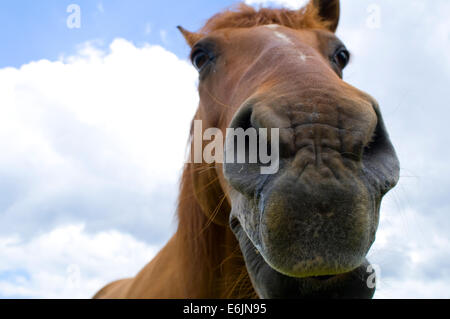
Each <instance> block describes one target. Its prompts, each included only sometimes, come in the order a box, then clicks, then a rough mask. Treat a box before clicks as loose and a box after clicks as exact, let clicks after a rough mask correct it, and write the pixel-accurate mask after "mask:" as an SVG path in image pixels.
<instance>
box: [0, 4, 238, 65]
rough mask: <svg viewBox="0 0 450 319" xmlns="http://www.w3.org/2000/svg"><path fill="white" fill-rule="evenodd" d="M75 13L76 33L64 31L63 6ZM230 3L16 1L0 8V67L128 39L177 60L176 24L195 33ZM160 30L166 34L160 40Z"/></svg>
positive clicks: (181, 51)
mask: <svg viewBox="0 0 450 319" xmlns="http://www.w3.org/2000/svg"><path fill="white" fill-rule="evenodd" d="M72 3H76V4H78V5H79V6H80V8H81V14H82V25H81V28H80V29H69V28H67V26H66V20H67V18H68V16H69V15H70V14H69V13H67V12H66V9H67V7H68V6H69V5H70V4H72ZM231 4H233V1H224V0H221V1H217V0H216V1H201V0H192V1H176V0H165V1H156V0H151V1H145V0H130V1H121V0H104V1H90V0H80V1H57V0H44V1H33V0H19V1H2V2H1V4H0V21H1V26H2V27H1V28H0V41H1V42H2V43H3V45H4V47H3V49H2V50H1V51H0V67H5V66H15V67H18V66H20V65H22V64H24V63H27V62H29V61H34V60H38V59H51V60H53V59H57V58H58V57H59V56H60V55H61V54H73V53H75V52H76V49H77V46H78V45H79V44H80V43H83V42H85V41H94V40H99V41H101V42H102V43H103V44H104V45H105V46H107V45H108V44H109V43H111V41H112V40H113V39H114V38H117V37H121V38H125V39H128V40H130V41H132V42H133V43H135V44H136V45H142V44H143V43H149V42H150V43H153V44H160V45H164V47H166V48H167V49H169V50H171V51H172V52H174V53H176V54H177V55H179V56H183V57H184V56H185V55H187V47H186V46H185V45H184V42H183V40H182V38H181V37H180V36H178V30H177V29H176V26H177V25H182V26H184V27H185V28H187V29H192V30H195V29H198V28H200V27H201V25H202V23H203V22H204V21H205V19H207V18H208V17H210V16H211V15H213V14H214V13H216V12H218V11H219V10H221V9H223V8H224V7H227V6H229V5H231ZM161 31H162V32H166V34H167V39H166V40H163V39H162V37H161Z"/></svg>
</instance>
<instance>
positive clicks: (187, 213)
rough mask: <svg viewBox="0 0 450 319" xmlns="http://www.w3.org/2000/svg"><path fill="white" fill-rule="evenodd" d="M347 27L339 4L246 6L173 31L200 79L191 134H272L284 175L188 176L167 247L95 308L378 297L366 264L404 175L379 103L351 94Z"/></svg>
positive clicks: (229, 166)
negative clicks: (343, 35) (136, 302)
mask: <svg viewBox="0 0 450 319" xmlns="http://www.w3.org/2000/svg"><path fill="white" fill-rule="evenodd" d="M339 17H340V3H339V1H338V0H311V1H310V2H309V3H307V4H306V5H305V6H304V7H303V8H301V9H300V10H288V9H274V8H258V9H256V8H253V7H251V6H247V5H245V4H240V5H238V6H235V7H232V8H228V9H226V10H224V11H222V12H220V13H218V14H216V15H214V16H213V17H212V18H210V19H209V20H208V21H207V22H206V24H205V25H204V26H203V27H202V28H201V29H200V30H199V31H198V32H190V31H187V30H186V29H184V28H182V27H178V28H179V30H180V31H181V33H182V35H183V36H184V38H185V40H186V41H187V43H188V45H189V46H190V48H191V55H190V59H191V60H192V63H193V65H194V67H195V68H196V69H197V70H198V72H199V84H198V91H199V96H200V102H199V106H198V109H197V111H196V114H195V116H194V121H202V124H203V128H202V130H203V132H204V131H205V130H206V129H207V128H217V129H219V130H220V131H221V132H223V133H225V132H226V130H227V129H229V128H235V129H238V128H242V129H249V128H255V129H256V128H267V129H270V130H275V129H277V130H278V133H279V141H278V149H277V151H278V152H279V169H278V171H277V172H276V173H273V174H261V172H260V171H259V168H261V166H262V165H263V164H261V163H260V162H258V163H235V162H227V161H225V162H223V163H221V162H218V161H216V162H212V163H211V162H206V161H200V162H188V163H186V164H185V165H184V169H183V173H182V176H181V182H180V189H179V197H178V204H177V216H178V227H177V230H176V232H175V234H174V235H173V237H172V238H171V239H170V240H169V241H168V243H167V244H166V245H165V246H164V247H163V248H162V249H161V250H160V252H159V253H158V254H157V255H156V257H154V259H153V260H151V262H150V263H149V264H147V265H146V266H145V267H144V268H143V269H142V270H141V271H140V272H139V273H138V274H137V275H136V276H135V277H134V278H129V279H124V280H119V281H116V282H113V283H111V284H109V285H107V286H106V287H104V288H103V289H101V290H100V291H99V292H98V293H97V294H96V295H95V296H94V298H133V299H134V298H149V299H150V298H155V299H159V298H180V299H195V298H214V299H216V298H372V297H373V294H374V291H375V287H374V285H370V284H369V283H370V279H371V276H373V275H374V274H373V273H372V272H371V271H370V269H371V267H370V266H371V265H370V263H369V261H368V260H367V258H366V255H367V253H368V251H369V249H370V247H371V245H372V244H373V242H374V240H375V235H376V231H377V228H378V222H379V214H380V204H381V200H382V198H383V196H384V195H385V194H386V193H387V192H388V191H389V190H391V189H392V188H393V187H394V186H395V185H396V184H397V182H398V179H399V167H400V164H399V161H398V158H397V156H396V153H395V149H394V147H393V145H392V143H391V141H390V138H389V135H388V132H387V129H386V127H385V124H384V122H383V118H382V115H381V111H380V107H379V105H378V103H377V101H376V100H375V99H374V98H373V97H371V96H370V95H369V94H367V93H365V92H362V91H361V90H359V89H357V88H355V87H353V86H351V85H350V84H348V83H346V82H345V81H344V80H343V70H344V68H345V67H346V65H347V64H348V63H349V60H350V53H349V51H348V50H347V49H346V47H345V45H344V44H343V43H342V42H341V40H339V39H338V38H337V36H336V35H335V31H336V29H337V27H338V23H339ZM194 121H193V122H194ZM193 127H194V125H192V128H191V132H190V137H191V138H190V140H189V144H188V145H190V149H191V154H192V152H193V149H194V146H193V142H194V138H193V134H194V128H193ZM227 138H228V137H227ZM269 139H270V138H267V139H266V140H264V139H263V138H262V137H261V138H260V139H259V140H260V141H263V142H262V143H266V142H267V143H268V141H269ZM264 141H265V142H264ZM203 143H204V142H203ZM230 147H232V146H230ZM223 148H224V152H225V153H226V152H230V151H231V150H230V149H228V148H229V144H228V143H226V145H225V146H223ZM247 151H248V150H247V149H245V148H244V152H247ZM272 151H275V150H272Z"/></svg>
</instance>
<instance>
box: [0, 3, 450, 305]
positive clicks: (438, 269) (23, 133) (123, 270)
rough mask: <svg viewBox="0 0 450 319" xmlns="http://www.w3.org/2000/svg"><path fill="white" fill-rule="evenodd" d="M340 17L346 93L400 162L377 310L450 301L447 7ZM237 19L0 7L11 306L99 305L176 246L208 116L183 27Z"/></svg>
mask: <svg viewBox="0 0 450 319" xmlns="http://www.w3.org/2000/svg"><path fill="white" fill-rule="evenodd" d="M246 2H247V3H251V4H256V5H257V4H263V5H268V4H272V5H287V6H289V7H291V8H294V7H298V6H299V5H300V4H301V3H304V1H296V0H273V1H268V0H246ZM341 2H342V17H341V23H340V27H339V29H338V36H339V37H340V38H341V39H342V40H343V42H344V43H345V44H346V46H347V47H348V49H349V50H350V51H351V52H352V54H353V60H352V62H351V64H350V65H349V66H348V68H347V69H346V71H345V72H344V80H346V81H347V82H349V83H350V84H352V85H354V86H356V87H358V88H360V89H362V90H364V91H366V92H368V93H369V94H371V95H372V96H374V97H375V98H376V99H377V100H378V102H379V104H380V107H381V110H382V112H383V116H384V120H385V122H386V125H387V127H388V129H389V133H390V136H391V139H392V141H393V143H394V145H395V147H396V150H397V153H398V155H399V158H400V162H401V180H400V183H399V185H398V186H397V187H396V188H395V189H394V190H393V191H392V192H390V193H389V194H388V195H387V196H386V198H385V200H384V202H383V205H382V209H381V222H380V226H379V230H378V233H377V240H376V242H375V244H374V246H373V248H372V249H371V251H370V253H369V259H370V261H371V262H372V263H373V264H374V265H376V266H377V267H378V269H379V273H381V275H380V278H381V279H380V283H379V287H378V289H377V294H376V297H377V298H396V297H401V298H414V297H418V298H450V293H449V292H450V290H449V289H448V286H449V285H450V235H449V234H450V218H449V214H450V200H449V196H448V194H449V193H450V180H449V177H450V167H449V166H448V158H449V157H450V149H449V148H447V147H446V145H448V144H449V142H450V138H449V133H448V123H447V122H448V120H447V119H448V118H449V117H450V109H449V107H448V106H449V105H450V98H449V96H448V84H449V83H450V59H449V58H448V52H450V22H449V20H448V16H447V15H448V12H450V3H449V2H448V0H436V1H432V2H431V1H426V0H396V1H390V0H372V1H361V0H343V1H341ZM71 3H76V4H78V5H79V6H80V8H81V28H80V29H69V28H67V25H66V20H67V18H68V16H69V13H67V12H66V8H67V6H68V5H69V4H71ZM233 3H234V2H233V1H207V0H193V1H173V0H166V1H159V0H152V1H143V0H142V1H137V0H135V1H119V0H114V1H113V0H103V1H91V0H90V1H88V0H84V1H81V0H80V1H59V0H58V1H56V0H46V1H31V0H17V1H1V2H0V43H1V45H0V46H1V49H0V154H1V156H0V298H5V297H9V298H11V297H17V298H26V297H31V298H39V297H43V298H52V297H53V298H59V297H65V298H87V297H90V296H92V295H93V294H94V293H95V292H96V291H97V290H98V289H99V288H100V287H102V286H103V285H104V284H106V283H108V282H109V281H112V280H115V279H118V278H122V277H126V276H133V275H135V274H136V272H137V271H138V270H140V269H141V268H142V266H143V265H145V264H146V263H147V262H148V261H149V260H151V258H152V257H153V256H154V255H155V254H156V253H157V251H158V250H159V249H160V248H161V247H162V246H163V245H164V244H165V243H166V242H167V240H168V239H169V238H170V236H171V234H172V233H173V231H174V229H175V220H174V213H175V202H176V196H177V187H178V180H179V176H180V172H181V168H182V165H183V162H184V156H185V149H186V141H187V137H188V131H189V125H190V121H191V119H192V116H193V114H194V112H195V110H196V107H197V103H198V95H197V91H196V85H197V73H196V71H195V70H194V68H193V67H192V66H191V65H190V63H189V62H188V61H187V59H186V58H187V56H188V53H189V49H188V47H187V45H186V44H185V43H184V40H183V38H182V37H181V35H180V34H179V33H178V31H177V29H176V26H177V25H182V26H184V27H185V28H187V29H190V30H196V29H198V28H200V27H201V25H202V23H204V22H205V20H206V19H207V18H209V17H210V16H211V15H213V14H214V13H216V12H218V11H220V10H221V9H223V8H225V7H227V6H229V5H231V4H233ZM174 90H176V94H175V93H174ZM168 119H170V120H168ZM168 122H169V123H170V124H171V126H170V129H167V123H168ZM161 132H163V133H161ZM167 145H171V147H167ZM112 265H113V266H112Z"/></svg>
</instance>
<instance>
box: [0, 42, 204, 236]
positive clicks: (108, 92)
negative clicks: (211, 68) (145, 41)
mask: <svg viewBox="0 0 450 319" xmlns="http://www.w3.org/2000/svg"><path fill="white" fill-rule="evenodd" d="M196 80H197V74H196V72H195V70H194V69H193V68H192V67H191V66H190V65H189V64H188V63H187V62H186V61H184V60H180V59H178V58H177V57H176V56H175V55H174V54H172V53H170V52H168V51H166V50H164V49H163V48H161V47H158V46H145V47H142V48H137V47H135V46H134V45H133V44H131V43H130V42H127V41H125V40H121V39H118V40H115V41H114V42H113V43H112V44H111V46H110V52H103V51H101V50H99V49H96V48H95V47H93V46H92V45H87V46H85V47H84V48H82V49H81V50H80V53H79V54H78V55H76V56H72V57H68V58H65V59H63V60H61V61H55V62H50V61H46V60H42V61H38V62H31V63H29V64H27V65H24V66H22V67H21V68H20V69H13V68H7V69H3V70H0V105H2V107H1V108H0V152H1V153H2V156H1V157H0V191H1V192H2V195H3V196H2V198H1V200H0V212H1V214H0V232H1V233H3V234H8V233H12V232H18V233H22V234H23V233H25V234H28V235H32V234H33V232H35V231H38V230H39V229H41V228H42V227H44V230H46V231H48V230H50V229H51V228H52V227H56V226H57V225H59V224H61V223H67V222H86V221H89V223H88V224H87V227H88V229H89V230H92V229H94V230H96V231H98V230H102V229H110V228H116V227H122V230H125V231H127V232H133V233H138V234H140V235H139V236H140V238H143V239H145V240H149V241H152V240H155V241H159V240H160V238H162V237H161V236H163V238H165V237H166V235H164V234H165V233H168V232H170V229H171V228H170V227H171V226H170V224H169V223H170V220H171V219H172V216H173V215H174V208H175V195H176V189H177V182H178V178H179V174H180V171H181V168H182V165H183V162H184V157H185V150H186V143H187V138H188V132H189V125H190V121H191V119H192V117H193V114H194V111H195V108H196V106H197V101H198V97H197V92H196V87H195V83H196ZM153 237H156V238H153Z"/></svg>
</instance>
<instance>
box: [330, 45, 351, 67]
mask: <svg viewBox="0 0 450 319" xmlns="http://www.w3.org/2000/svg"><path fill="white" fill-rule="evenodd" d="M333 62H334V63H336V65H337V66H338V67H339V68H340V69H341V70H342V69H344V68H345V67H346V66H347V64H348V62H350V52H348V51H347V49H344V48H341V49H339V50H338V51H337V52H336V54H335V55H334V57H333Z"/></svg>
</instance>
